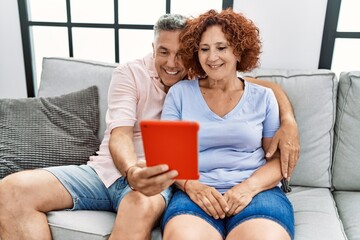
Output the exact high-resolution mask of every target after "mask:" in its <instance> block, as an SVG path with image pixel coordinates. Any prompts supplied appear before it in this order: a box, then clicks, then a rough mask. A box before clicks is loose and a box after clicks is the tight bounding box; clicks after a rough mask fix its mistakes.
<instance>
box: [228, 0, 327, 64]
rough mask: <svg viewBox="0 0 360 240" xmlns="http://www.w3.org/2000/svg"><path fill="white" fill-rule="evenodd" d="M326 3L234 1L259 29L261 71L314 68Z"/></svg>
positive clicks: (318, 0) (322, 0) (307, 0)
mask: <svg viewBox="0 0 360 240" xmlns="http://www.w3.org/2000/svg"><path fill="white" fill-rule="evenodd" d="M326 5H327V0H234V10H235V11H236V12H242V13H243V14H244V15H245V16H246V17H248V18H250V19H251V20H253V21H254V22H255V24H256V25H257V26H258V27H259V29H260V35H261V38H262V42H263V49H262V50H263V52H262V55H261V59H260V62H261V67H262V68H295V69H317V68H318V64H319V57H320V49H321V41H322V33H323V27H324V20H325V13H326Z"/></svg>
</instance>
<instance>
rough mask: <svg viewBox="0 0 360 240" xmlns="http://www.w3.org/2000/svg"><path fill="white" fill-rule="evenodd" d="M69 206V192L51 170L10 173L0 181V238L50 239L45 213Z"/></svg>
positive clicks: (70, 201) (5, 239) (70, 199)
mask: <svg viewBox="0 0 360 240" xmlns="http://www.w3.org/2000/svg"><path fill="white" fill-rule="evenodd" d="M72 206H73V201H72V198H71V196H70V194H69V192H68V191H67V190H66V189H65V188H64V186H63V185H62V184H61V183H60V182H59V181H58V179H57V178H56V177H55V176H54V175H53V174H52V173H50V172H48V171H46V170H29V171H23V172H19V173H15V174H11V175H9V176H7V177H5V178H4V179H2V180H1V181H0V209H1V211H0V239H1V240H10V239H27V240H46V239H51V234H50V229H49V226H48V222H47V218H46V214H45V213H46V212H48V211H51V210H59V209H65V208H72Z"/></svg>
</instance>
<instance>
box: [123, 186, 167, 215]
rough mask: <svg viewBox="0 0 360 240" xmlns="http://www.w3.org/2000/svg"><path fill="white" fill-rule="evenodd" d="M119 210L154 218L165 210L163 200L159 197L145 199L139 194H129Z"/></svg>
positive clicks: (145, 197)
mask: <svg viewBox="0 0 360 240" xmlns="http://www.w3.org/2000/svg"><path fill="white" fill-rule="evenodd" d="M119 209H121V210H125V211H129V212H132V213H134V212H136V214H138V215H141V216H143V217H146V216H154V215H155V216H156V215H158V214H161V213H162V211H163V210H164V209H165V200H164V199H163V197H162V196H161V195H155V196H152V197H147V196H145V195H143V194H141V193H139V192H130V193H129V194H127V195H126V196H125V197H124V198H123V200H122V201H121V203H120V206H119Z"/></svg>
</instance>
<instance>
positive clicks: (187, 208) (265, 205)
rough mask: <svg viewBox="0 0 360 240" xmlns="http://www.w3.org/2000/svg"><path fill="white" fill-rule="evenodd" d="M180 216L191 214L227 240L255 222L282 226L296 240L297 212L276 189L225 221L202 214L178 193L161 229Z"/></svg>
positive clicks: (260, 194) (191, 202) (256, 197)
mask: <svg viewBox="0 0 360 240" xmlns="http://www.w3.org/2000/svg"><path fill="white" fill-rule="evenodd" d="M181 214H190V215H194V216H197V217H200V218H202V219H204V220H205V221H207V222H208V223H209V224H210V225H212V226H213V227H214V228H215V229H216V230H217V231H218V232H219V233H220V234H221V236H222V237H223V238H224V239H225V238H226V236H227V235H228V234H229V233H230V231H231V230H232V229H234V228H235V227H236V226H238V225H239V224H241V223H243V222H245V221H247V220H250V219H254V218H266V219H269V220H272V221H275V222H277V223H278V224H280V225H281V226H282V227H283V228H284V229H285V230H286V231H287V232H288V234H289V235H290V237H291V239H294V232H295V226H294V211H293V208H292V205H291V203H290V201H289V200H288V198H287V197H286V195H285V194H284V192H283V191H282V190H281V189H280V188H279V187H275V188H272V189H270V190H267V191H263V192H261V193H259V194H257V195H256V196H255V197H254V198H253V200H252V201H251V202H250V204H249V205H248V206H246V208H244V209H243V210H242V211H241V212H239V213H238V214H236V215H234V216H231V217H226V218H224V219H215V218H213V217H212V216H209V215H208V214H207V213H206V212H205V211H203V210H202V209H201V208H200V207H199V206H198V205H197V204H196V203H195V202H193V201H192V200H191V199H190V198H189V196H188V195H187V194H185V193H184V192H183V191H181V190H176V191H175V193H174V195H173V197H172V198H171V200H170V203H169V206H168V207H167V209H166V211H165V213H164V217H163V219H162V222H161V227H162V229H163V230H164V228H165V225H166V223H167V222H168V221H169V220H170V219H171V218H173V217H175V216H177V215H181Z"/></svg>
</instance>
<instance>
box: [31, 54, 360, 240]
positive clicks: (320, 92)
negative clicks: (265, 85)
mask: <svg viewBox="0 0 360 240" xmlns="http://www.w3.org/2000/svg"><path fill="white" fill-rule="evenodd" d="M115 66H116V64H107V63H99V62H93V61H86V60H79V59H72V58H45V59H44V61H43V71H42V76H41V84H40V88H39V92H38V96H39V97H50V96H57V95H61V94H67V93H70V92H75V91H78V90H80V89H84V88H86V87H89V86H92V85H96V86H98V90H99V108H100V114H99V118H100V128H99V132H98V137H99V139H101V138H102V136H103V132H104V129H105V123H104V118H105V111H106V101H107V99H106V96H107V89H108V86H109V82H110V79H111V74H112V71H113V69H114V67H115ZM244 75H246V76H252V77H256V78H261V79H266V80H269V81H274V82H276V83H278V84H280V85H281V86H282V88H283V89H284V90H285V91H286V93H287V95H288V97H289V98H290V100H291V102H292V104H293V108H294V111H295V115H296V119H297V122H298V126H299V131H300V141H301V153H300V154H301V156H300V160H299V162H298V165H297V166H296V169H295V171H294V174H293V177H292V178H291V181H290V184H291V186H292V189H293V190H292V192H291V193H289V194H288V197H289V199H290V201H291V202H292V204H293V206H294V211H295V225H296V227H295V239H296V240H343V239H349V240H360V205H359V202H360V192H359V191H360V174H358V172H360V104H359V103H360V72H347V73H342V74H341V76H340V78H339V80H338V79H337V77H336V76H335V74H334V73H333V72H331V71H329V70H270V69H257V70H256V71H253V72H251V73H246V74H244ZM114 219H115V213H111V212H101V211H75V212H71V211H54V212H50V213H48V222H49V225H50V228H51V231H52V235H53V239H55V240H60V239H63V240H71V239H76V240H79V239H86V240H92V239H94V240H95V239H96V240H98V239H107V238H108V236H109V234H110V232H111V229H112V224H113V222H114ZM138 224H141V223H138ZM153 239H161V233H160V230H159V228H156V229H154V231H153Z"/></svg>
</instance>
